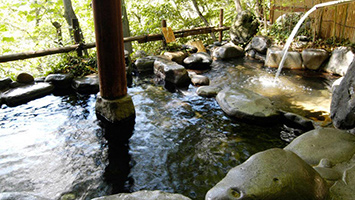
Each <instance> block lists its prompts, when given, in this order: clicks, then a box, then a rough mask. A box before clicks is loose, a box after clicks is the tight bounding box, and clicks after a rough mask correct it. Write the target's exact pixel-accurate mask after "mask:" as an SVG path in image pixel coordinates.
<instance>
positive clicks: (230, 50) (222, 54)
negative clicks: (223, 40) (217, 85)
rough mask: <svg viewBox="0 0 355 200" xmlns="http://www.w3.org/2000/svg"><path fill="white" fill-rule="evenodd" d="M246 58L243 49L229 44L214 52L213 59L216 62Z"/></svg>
mask: <svg viewBox="0 0 355 200" xmlns="http://www.w3.org/2000/svg"><path fill="white" fill-rule="evenodd" d="M243 56H244V50H243V48H241V47H239V46H237V45H235V44H233V43H228V44H225V45H223V46H221V47H217V48H215V49H214V50H213V53H212V57H213V58H214V59H216V60H228V59H233V58H240V57H243Z"/></svg>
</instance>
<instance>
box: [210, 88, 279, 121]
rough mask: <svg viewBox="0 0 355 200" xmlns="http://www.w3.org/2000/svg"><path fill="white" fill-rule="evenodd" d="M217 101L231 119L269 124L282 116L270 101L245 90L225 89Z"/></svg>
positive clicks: (219, 94)
mask: <svg viewBox="0 0 355 200" xmlns="http://www.w3.org/2000/svg"><path fill="white" fill-rule="evenodd" d="M216 100H217V102H218V104H219V106H220V107H221V108H222V110H223V111H224V112H225V113H226V114H227V115H228V116H230V117H235V118H238V119H241V120H246V121H250V122H255V123H269V122H273V121H275V120H277V119H278V118H279V116H280V112H278V111H277V110H276V109H275V107H274V106H273V104H272V102H271V101H270V99H268V98H266V97H264V96H261V95H259V94H257V93H254V92H252V91H250V90H247V89H243V88H233V89H228V88H227V89H224V90H222V91H220V92H219V93H218V95H217V97H216Z"/></svg>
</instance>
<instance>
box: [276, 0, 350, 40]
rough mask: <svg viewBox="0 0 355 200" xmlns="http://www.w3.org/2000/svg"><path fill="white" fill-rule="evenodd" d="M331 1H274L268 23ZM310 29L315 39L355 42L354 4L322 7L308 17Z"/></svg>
mask: <svg viewBox="0 0 355 200" xmlns="http://www.w3.org/2000/svg"><path fill="white" fill-rule="evenodd" d="M329 1H332V0H301V1H300V0H291V1H290V0H274V1H273V2H272V3H271V9H270V21H271V22H275V20H276V19H277V18H278V17H279V16H281V15H283V14H285V13H290V12H306V11H307V10H309V9H311V8H312V7H313V6H314V5H316V4H319V3H324V2H329ZM310 18H311V19H312V26H311V27H312V29H313V31H314V33H315V34H316V36H317V37H319V38H323V39H328V38H338V39H349V41H350V42H352V43H354V42H355V2H352V3H348V4H343V5H335V6H329V7H324V8H322V9H318V10H316V11H315V12H314V13H313V14H311V15H310Z"/></svg>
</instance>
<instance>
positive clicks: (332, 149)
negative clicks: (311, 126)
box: [285, 128, 355, 200]
mask: <svg viewBox="0 0 355 200" xmlns="http://www.w3.org/2000/svg"><path fill="white" fill-rule="evenodd" d="M285 149H286V150H289V151H292V152H294V153H296V154H297V155H298V156H300V157H301V158H302V159H303V160H305V161H306V162H307V163H308V164H310V165H312V166H314V169H315V170H316V171H317V172H318V173H319V174H320V175H321V176H322V177H323V179H325V180H327V181H328V186H329V187H330V189H329V199H335V200H338V199H339V200H340V199H341V200H352V199H353V198H354V194H355V135H352V134H350V133H348V132H346V131H341V130H338V129H334V128H320V129H315V130H312V131H309V132H307V133H304V134H303V135H301V136H299V137H297V138H296V139H295V140H294V141H293V142H291V143H290V144H289V145H288V146H286V147H285Z"/></svg>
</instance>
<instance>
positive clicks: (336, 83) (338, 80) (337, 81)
mask: <svg viewBox="0 0 355 200" xmlns="http://www.w3.org/2000/svg"><path fill="white" fill-rule="evenodd" d="M343 79H344V77H340V78H338V79H337V80H336V81H334V82H333V84H332V88H331V91H332V93H333V92H334V91H335V89H336V88H337V87H338V86H339V85H340V83H341V81H342V80H343Z"/></svg>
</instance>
